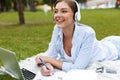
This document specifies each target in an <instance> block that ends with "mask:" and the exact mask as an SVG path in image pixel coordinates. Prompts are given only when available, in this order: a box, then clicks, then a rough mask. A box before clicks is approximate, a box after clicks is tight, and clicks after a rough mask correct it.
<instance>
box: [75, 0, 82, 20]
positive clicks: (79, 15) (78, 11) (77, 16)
mask: <svg viewBox="0 0 120 80" xmlns="http://www.w3.org/2000/svg"><path fill="white" fill-rule="evenodd" d="M75 3H76V5H77V12H76V13H75V21H80V19H81V14H80V7H79V4H78V2H77V1H76V0H75Z"/></svg>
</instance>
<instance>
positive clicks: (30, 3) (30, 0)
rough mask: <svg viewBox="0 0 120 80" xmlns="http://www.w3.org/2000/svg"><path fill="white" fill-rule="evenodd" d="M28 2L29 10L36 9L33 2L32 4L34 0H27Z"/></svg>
mask: <svg viewBox="0 0 120 80" xmlns="http://www.w3.org/2000/svg"><path fill="white" fill-rule="evenodd" d="M28 4H29V6H30V10H31V11H36V8H35V4H34V0H29V1H28Z"/></svg>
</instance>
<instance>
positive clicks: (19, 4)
mask: <svg viewBox="0 0 120 80" xmlns="http://www.w3.org/2000/svg"><path fill="white" fill-rule="evenodd" d="M16 2H17V8H18V15H19V22H20V24H25V20H24V13H23V8H22V2H21V0H16Z"/></svg>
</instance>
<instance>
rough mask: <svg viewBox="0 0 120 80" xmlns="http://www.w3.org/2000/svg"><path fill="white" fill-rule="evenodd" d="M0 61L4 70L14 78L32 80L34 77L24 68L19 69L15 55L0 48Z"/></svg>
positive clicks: (33, 74)
mask: <svg viewBox="0 0 120 80" xmlns="http://www.w3.org/2000/svg"><path fill="white" fill-rule="evenodd" d="M0 60H1V61H2V64H3V66H4V68H5V70H6V71H7V72H8V73H9V74H10V75H11V76H12V77H14V78H17V79H20V80H32V79H33V78H34V77H35V75H36V74H35V73H33V72H31V71H28V70H27V69H25V68H22V69H20V66H19V64H18V61H17V58H16V55H15V53H14V52H12V51H10V50H7V49H4V48H0Z"/></svg>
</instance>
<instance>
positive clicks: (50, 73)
mask: <svg viewBox="0 0 120 80" xmlns="http://www.w3.org/2000/svg"><path fill="white" fill-rule="evenodd" d="M46 65H47V66H48V67H49V68H50V70H48V69H47V68H46V67H45V66H42V68H41V74H42V75H43V76H51V75H52V74H53V66H52V65H49V64H46Z"/></svg>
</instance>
